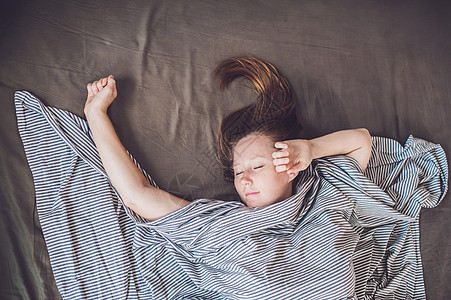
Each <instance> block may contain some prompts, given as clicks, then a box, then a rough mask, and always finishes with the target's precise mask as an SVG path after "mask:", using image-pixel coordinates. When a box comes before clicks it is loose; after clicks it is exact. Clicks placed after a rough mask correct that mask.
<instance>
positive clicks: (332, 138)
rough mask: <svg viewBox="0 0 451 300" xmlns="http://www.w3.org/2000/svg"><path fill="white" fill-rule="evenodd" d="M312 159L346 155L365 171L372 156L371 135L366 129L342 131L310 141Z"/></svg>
mask: <svg viewBox="0 0 451 300" xmlns="http://www.w3.org/2000/svg"><path fill="white" fill-rule="evenodd" d="M310 144H311V147H312V156H313V157H312V158H313V159H315V158H320V157H324V156H329V155H339V154H345V155H348V156H351V157H353V158H355V159H356V160H357V161H358V163H359V164H360V166H361V167H362V169H363V170H365V168H366V166H367V164H368V160H369V157H370V154H371V135H370V133H369V132H368V130H367V129H365V128H359V129H350V130H342V131H337V132H334V133H330V134H327V135H324V136H321V137H318V138H315V139H312V140H310Z"/></svg>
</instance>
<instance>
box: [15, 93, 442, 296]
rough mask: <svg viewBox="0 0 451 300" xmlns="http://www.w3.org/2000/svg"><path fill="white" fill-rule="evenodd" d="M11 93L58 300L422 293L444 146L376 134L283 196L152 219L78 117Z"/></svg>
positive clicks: (321, 163) (316, 164)
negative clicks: (360, 157) (424, 214)
mask: <svg viewBox="0 0 451 300" xmlns="http://www.w3.org/2000/svg"><path fill="white" fill-rule="evenodd" d="M15 105H16V112H17V121H18V128H19V132H20V136H21V138H22V141H23V144H24V148H25V152H26V156H27V159H28V162H29V165H30V168H31V171H32V174H33V180H34V184H35V190H36V205H37V210H38V214H39V219H40V222H41V226H42V230H43V233H44V238H45V241H46V245H47V247H48V251H49V255H50V261H51V264H52V268H53V272H54V275H55V279H56V283H57V286H58V289H59V291H60V293H61V295H62V297H63V298H64V299H423V298H425V290H424V284H423V274H422V265H421V255H420V248H419V213H420V209H421V208H422V207H434V206H436V205H438V204H439V202H440V201H441V200H442V199H443V197H444V195H445V193H446V190H447V185H448V182H447V180H448V166H447V162H446V157H445V153H444V151H443V149H442V148H441V147H440V145H436V144H432V143H430V142H427V141H424V140H421V139H418V138H414V137H412V136H411V137H409V139H408V140H407V142H406V143H405V145H404V146H401V145H400V144H399V143H397V142H396V141H393V140H390V139H386V138H380V137H373V148H372V155H371V158H370V162H369V165H368V168H367V170H366V171H365V173H364V174H362V171H361V169H360V167H359V165H358V163H357V162H356V161H355V160H353V159H352V158H350V157H347V156H333V157H326V158H322V159H317V160H314V161H313V162H312V164H311V165H310V167H309V168H308V169H307V170H305V171H304V172H302V173H301V174H300V178H299V182H298V183H297V193H296V194H294V195H293V196H292V197H290V198H288V199H286V200H284V201H281V202H279V203H276V204H273V205H270V206H267V207H260V208H248V207H246V206H244V205H243V204H242V203H241V202H238V201H221V200H212V199H198V200H195V201H192V202H191V203H190V204H189V205H187V206H185V207H183V208H181V209H179V210H177V211H175V212H173V213H171V214H169V215H167V216H165V217H163V218H161V219H158V220H156V221H147V220H145V219H143V218H141V217H140V216H138V215H136V214H135V213H134V212H133V211H131V210H129V209H128V208H127V207H125V206H124V205H123V203H122V201H121V199H120V197H119V196H118V194H117V193H116V191H115V190H114V187H112V185H111V183H110V181H109V179H108V176H107V175H106V173H105V171H104V169H103V167H102V164H101V162H100V158H99V155H98V153H97V151H96V148H95V145H94V143H93V140H92V136H91V134H90V131H89V128H88V126H87V123H86V122H85V120H83V119H81V118H79V117H77V116H76V115H74V114H72V113H70V112H67V111H64V110H60V109H57V108H53V107H47V106H45V105H44V104H42V103H41V102H40V101H39V100H38V99H37V98H36V97H34V96H33V95H32V94H30V93H28V92H16V94H15ZM132 159H133V158H132ZM135 163H136V165H137V166H138V167H139V164H138V163H137V162H136V161H135ZM139 168H140V167H139ZM140 170H142V169H141V168H140ZM142 172H143V174H144V175H145V176H146V178H147V179H148V180H149V182H151V183H152V184H154V185H155V183H154V182H153V181H152V179H151V178H150V177H149V175H148V174H147V173H146V172H145V171H144V170H142Z"/></svg>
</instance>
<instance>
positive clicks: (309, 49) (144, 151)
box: [0, 0, 451, 299]
mask: <svg viewBox="0 0 451 300" xmlns="http://www.w3.org/2000/svg"><path fill="white" fill-rule="evenodd" d="M3 2H4V1H3ZM450 19H451V5H450V4H449V2H448V3H447V2H446V1H411V0H409V1H408V0H403V1H357V0H356V1H339V0H336V1H245V2H243V1H145V0H142V1H40V0H38V1H31V0H30V1H17V2H15V3H9V4H5V3H2V6H1V7H0V22H1V23H0V24H1V26H0V100H1V111H0V113H1V118H0V119H1V122H0V135H1V143H0V224H1V225H0V240H1V241H2V245H1V248H0V249H1V251H0V276H1V277H0V297H1V299H55V298H59V295H58V291H57V290H56V286H55V284H54V279H53V275H52V271H51V268H50V264H49V260H48V253H47V250H46V247H45V243H44V240H43V238H42V233H41V231H40V225H39V220H38V218H37V215H36V211H35V203H34V189H33V182H32V177H31V173H30V170H29V168H28V165H27V162H26V159H25V154H24V150H23V147H22V144H21V141H20V139H19V136H18V132H17V125H16V120H15V112H14V105H13V93H14V91H15V90H28V91H30V92H32V93H33V94H34V95H36V96H37V97H39V98H40V99H41V100H42V101H43V102H44V103H46V104H48V105H51V106H56V107H58V108H63V109H66V110H69V111H71V112H74V113H76V114H78V115H80V116H83V105H84V101H85V98H86V92H85V86H86V84H87V83H88V82H90V81H93V80H95V79H97V78H99V77H101V76H105V75H108V74H110V73H112V74H114V75H115V77H116V79H117V83H118V92H119V96H118V98H117V99H116V101H115V102H114V103H113V105H112V106H111V108H110V116H111V118H112V120H113V123H114V124H115V127H116V129H117V131H118V134H119V136H120V137H121V139H122V141H123V143H124V145H125V147H126V148H127V149H129V150H130V152H131V153H133V155H134V156H135V157H136V158H137V159H138V161H140V163H141V165H142V166H143V167H144V168H145V169H146V170H147V171H149V173H150V174H151V175H152V177H153V178H154V179H155V180H156V181H157V183H158V184H159V185H160V187H162V188H164V189H166V190H169V191H171V192H173V193H177V194H179V195H182V196H184V197H186V198H191V199H192V198H198V197H208V198H220V199H225V198H230V197H233V187H232V186H231V185H230V184H227V183H225V182H224V181H223V180H222V178H221V174H220V170H219V166H218V164H217V163H216V161H215V158H214V151H215V139H216V132H217V128H218V125H219V120H220V119H221V117H222V116H224V115H225V114H226V113H228V112H230V111H232V110H234V109H236V108H239V107H241V106H243V105H245V104H247V103H250V102H252V101H253V100H254V95H253V94H252V92H251V91H249V90H247V89H246V88H245V87H244V85H243V84H241V83H240V82H236V83H233V84H232V85H231V88H230V89H229V90H228V91H225V92H220V91H219V90H218V88H217V82H216V81H214V80H212V78H211V72H212V71H213V69H214V67H215V66H216V65H217V63H219V62H220V61H221V60H222V59H225V58H228V57H231V56H239V55H255V56H259V57H262V58H264V59H267V60H268V61H270V62H272V63H273V64H274V65H276V66H277V67H278V68H279V69H280V70H281V71H282V72H284V73H285V74H286V75H287V77H288V78H289V80H290V81H291V83H292V85H293V87H294V90H295V92H296V94H297V97H298V101H297V109H298V116H299V119H300V120H301V122H302V123H303V125H304V128H305V132H304V134H305V136H306V137H315V136H318V135H321V134H325V133H328V132H331V131H335V130H339V129H344V128H354V127H366V128H368V129H369V130H370V132H371V133H372V134H373V135H380V136H387V137H391V138H394V139H397V140H399V141H401V142H403V141H405V140H406V138H407V136H408V135H410V134H412V135H414V136H416V137H420V138H423V139H426V140H430V141H432V142H435V143H440V144H442V145H443V147H444V149H445V151H446V152H447V153H448V155H449V153H450V151H451V139H450V138H451V117H450V115H451V99H450V98H451V91H450V84H451V82H450V81H451V42H450V40H451V22H450V21H449V20H450ZM450 210H451V203H450V196H449V195H448V196H447V197H446V198H445V200H444V201H443V203H442V204H441V205H440V206H439V207H437V208H434V209H431V210H427V209H424V210H423V211H422V213H421V252H422V258H423V266H424V277H425V284H426V293H427V295H428V299H448V298H449V297H450V296H451V285H450V284H449V281H450V279H449V278H451V252H450V249H451V232H450V229H451V217H450Z"/></svg>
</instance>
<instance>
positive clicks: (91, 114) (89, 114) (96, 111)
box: [84, 106, 107, 120]
mask: <svg viewBox="0 0 451 300" xmlns="http://www.w3.org/2000/svg"><path fill="white" fill-rule="evenodd" d="M84 113H85V116H86V119H87V120H89V119H92V118H95V117H98V116H100V115H106V114H107V112H106V111H105V110H103V109H100V108H98V107H94V106H88V107H85V109H84Z"/></svg>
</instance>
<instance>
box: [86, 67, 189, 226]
mask: <svg viewBox="0 0 451 300" xmlns="http://www.w3.org/2000/svg"><path fill="white" fill-rule="evenodd" d="M87 90H88V98H87V100H86V103H85V108H84V112H85V115H86V119H87V120H88V124H89V128H90V129H91V132H92V135H93V138H94V142H95V144H96V146H97V150H98V151H99V155H100V158H101V160H102V164H103V166H104V168H105V171H106V173H107V174H108V176H109V178H110V180H111V183H112V184H113V186H114V187H115V189H116V190H117V191H118V193H119V195H120V196H121V198H122V200H123V201H124V203H125V205H127V206H128V207H129V208H130V209H132V210H133V211H135V212H136V213H137V214H139V215H140V216H142V217H143V218H146V219H148V220H155V219H158V218H160V217H163V216H165V215H167V214H169V213H171V212H173V211H175V210H177V209H179V208H181V207H183V206H185V205H187V204H188V203H189V201H186V200H184V199H181V198H178V197H176V196H174V195H172V194H169V193H167V192H165V191H163V190H160V189H157V188H155V187H153V186H152V185H150V184H149V183H148V182H147V180H146V178H145V177H144V175H143V174H142V173H141V171H139V169H138V168H137V167H136V166H135V164H134V163H133V161H132V160H131V158H130V156H129V155H128V153H127V151H126V150H125V148H124V147H123V145H122V143H121V141H120V140H119V137H118V136H117V134H116V131H115V130H114V127H113V124H112V123H111V121H110V119H109V117H108V115H107V110H108V107H109V106H110V104H111V103H112V102H113V101H114V99H115V98H116V96H117V90H116V81H115V80H114V77H113V76H112V75H110V76H108V77H105V78H102V79H100V80H98V81H94V82H92V83H89V84H88V85H87Z"/></svg>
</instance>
